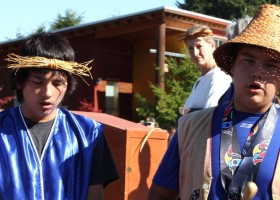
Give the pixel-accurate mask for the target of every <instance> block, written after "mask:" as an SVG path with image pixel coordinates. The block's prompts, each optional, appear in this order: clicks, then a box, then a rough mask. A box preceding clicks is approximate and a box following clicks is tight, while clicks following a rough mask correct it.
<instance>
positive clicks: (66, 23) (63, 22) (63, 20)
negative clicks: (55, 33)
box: [51, 9, 83, 30]
mask: <svg viewBox="0 0 280 200" xmlns="http://www.w3.org/2000/svg"><path fill="white" fill-rule="evenodd" d="M82 21H83V16H82V15H78V14H77V13H76V12H75V11H73V10H70V9H67V10H66V11H65V16H62V15H61V14H58V15H57V18H56V19H55V20H54V22H53V23H51V29H52V30H57V29H61V28H66V27H70V26H75V25H78V24H81V22H82Z"/></svg>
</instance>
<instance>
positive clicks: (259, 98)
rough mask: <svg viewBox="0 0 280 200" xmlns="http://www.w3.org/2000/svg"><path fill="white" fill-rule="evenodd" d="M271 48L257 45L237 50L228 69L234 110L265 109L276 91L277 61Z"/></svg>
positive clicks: (279, 73) (279, 79) (279, 75)
mask: <svg viewBox="0 0 280 200" xmlns="http://www.w3.org/2000/svg"><path fill="white" fill-rule="evenodd" d="M273 55H275V54H272V53H271V51H269V50H268V49H265V48H260V47H251V46H245V47H243V48H241V50H240V51H239V53H238V55H237V57H236V60H235V63H234V65H233V67H232V68H231V73H232V74H233V80H234V86H235V93H234V106H235V108H236V109H237V110H240V111H245V112H251V113H259V112H265V111H266V110H267V109H268V108H269V107H270V106H271V104H272V101H273V98H274V97H275V95H276V94H277V92H278V91H279V88H280V86H279V84H280V61H279V60H276V59H275V57H274V56H273Z"/></svg>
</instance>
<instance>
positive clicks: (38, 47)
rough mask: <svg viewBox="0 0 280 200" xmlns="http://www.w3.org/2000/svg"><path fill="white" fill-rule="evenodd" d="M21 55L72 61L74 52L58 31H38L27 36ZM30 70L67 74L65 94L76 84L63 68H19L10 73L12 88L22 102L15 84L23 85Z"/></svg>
mask: <svg viewBox="0 0 280 200" xmlns="http://www.w3.org/2000/svg"><path fill="white" fill-rule="evenodd" d="M21 55H22V56H40V57H44V58H54V59H57V60H63V61H74V59H75V53H74V50H73V48H72V47H71V45H70V43H69V41H68V40H67V39H66V38H65V37H64V36H62V35H60V34H58V33H45V32H43V33H39V34H34V35H31V36H30V37H28V38H27V39H26V40H25V42H24V43H23V46H22V48H21ZM31 71H40V72H41V73H47V72H49V71H57V73H64V74H65V75H66V76H67V82H68V85H67V91H66V94H65V96H69V95H70V94H72V93H73V92H74V90H75V89H76V86H77V80H76V78H75V77H74V76H73V74H71V73H70V72H67V71H64V70H55V69H49V68H20V69H18V70H17V71H16V72H15V71H13V72H12V74H11V76H12V77H11V80H12V89H13V90H15V91H16V96H17V100H18V101H19V102H20V103H22V101H23V94H22V90H21V89H18V87H17V85H19V86H23V85H24V84H25V81H26V80H27V78H28V76H29V74H30V72H31Z"/></svg>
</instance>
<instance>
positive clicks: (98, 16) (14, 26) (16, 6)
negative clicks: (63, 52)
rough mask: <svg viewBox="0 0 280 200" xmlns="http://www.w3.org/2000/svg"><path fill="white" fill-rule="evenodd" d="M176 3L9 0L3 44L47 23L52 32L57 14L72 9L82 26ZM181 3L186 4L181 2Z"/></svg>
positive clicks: (1, 11) (4, 6) (2, 10)
mask: <svg viewBox="0 0 280 200" xmlns="http://www.w3.org/2000/svg"><path fill="white" fill-rule="evenodd" d="M175 2H176V0H45V1H41V0H25V1H23V0H6V1H4V2H2V3H1V7H0V16H1V20H0V27H1V29H0V42H4V41H6V40H9V39H15V38H16V34H17V33H20V34H23V35H25V36H26V35H28V34H30V33H33V32H34V31H36V30H37V28H38V27H39V26H41V25H42V24H44V25H45V26H46V28H47V29H49V27H50V24H51V23H52V22H54V20H55V19H56V18H57V16H58V14H60V15H62V16H64V14H65V11H66V10H67V9H70V10H72V11H74V12H76V14H77V15H78V16H79V15H81V16H83V21H82V23H91V22H96V21H100V20H106V19H108V18H112V17H119V16H122V15H127V14H132V13H136V12H142V11H146V10H150V9H155V8H159V7H162V6H168V7H173V8H177V7H176V3H175ZM179 2H181V3H182V2H184V1H183V0H179Z"/></svg>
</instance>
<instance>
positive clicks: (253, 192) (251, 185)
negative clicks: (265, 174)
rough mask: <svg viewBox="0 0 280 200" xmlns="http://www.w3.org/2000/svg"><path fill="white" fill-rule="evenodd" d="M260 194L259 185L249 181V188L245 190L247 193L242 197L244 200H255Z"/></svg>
mask: <svg viewBox="0 0 280 200" xmlns="http://www.w3.org/2000/svg"><path fill="white" fill-rule="evenodd" d="M257 192H258V187H257V185H256V184H255V183H254V182H252V181H249V182H248V183H247V187H246V188H245V192H244V195H243V197H242V200H251V199H253V198H254V196H255V195H256V194H257Z"/></svg>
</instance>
